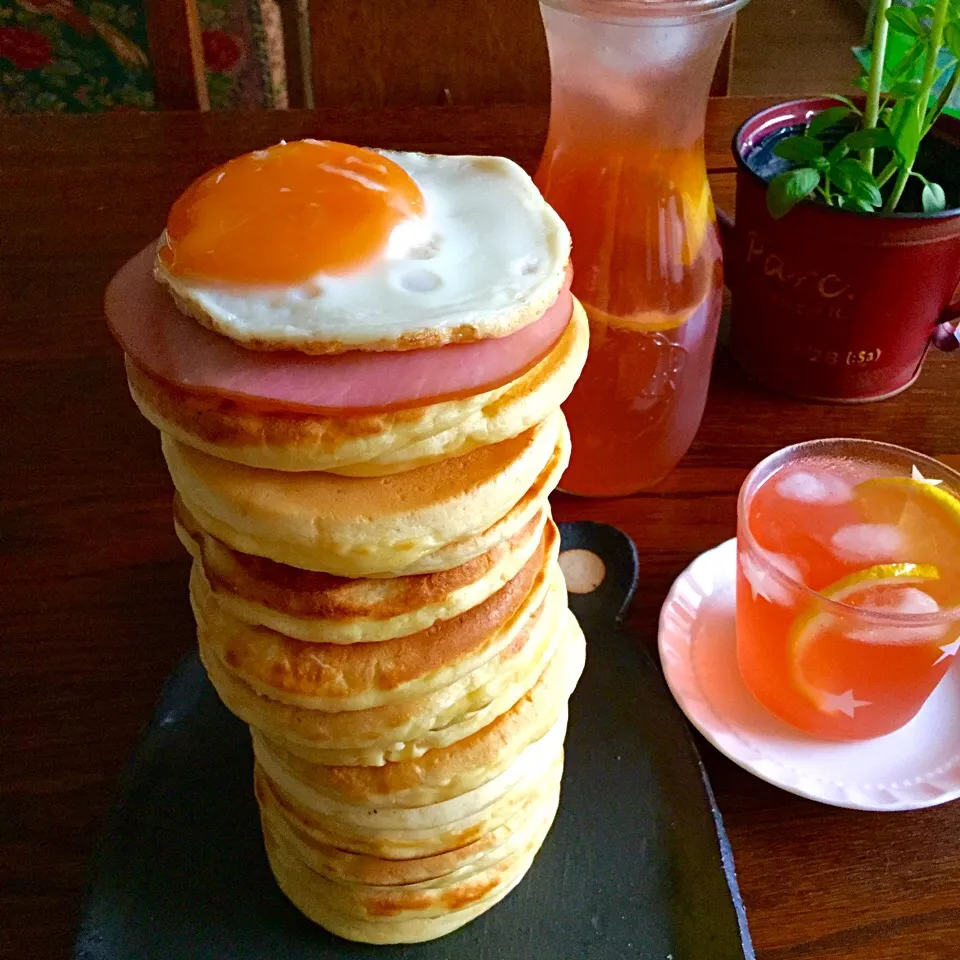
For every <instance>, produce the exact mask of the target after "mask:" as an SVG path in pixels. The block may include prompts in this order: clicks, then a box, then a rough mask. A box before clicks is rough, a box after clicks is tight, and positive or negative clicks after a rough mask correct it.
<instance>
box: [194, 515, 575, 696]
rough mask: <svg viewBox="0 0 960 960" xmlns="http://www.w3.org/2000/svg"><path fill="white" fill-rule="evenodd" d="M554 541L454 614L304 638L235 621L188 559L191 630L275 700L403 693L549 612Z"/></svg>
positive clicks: (451, 675) (471, 664)
mask: <svg viewBox="0 0 960 960" xmlns="http://www.w3.org/2000/svg"><path fill="white" fill-rule="evenodd" d="M548 533H549V531H548ZM558 540H559V538H558V537H556V536H554V537H553V538H552V542H550V543H545V544H544V550H541V551H540V552H539V553H537V554H535V555H534V556H533V557H531V559H530V560H529V561H528V562H527V565H526V566H525V567H524V568H523V570H521V571H520V573H518V574H517V575H516V576H515V577H514V578H513V579H512V580H511V581H510V582H509V583H507V584H506V585H505V586H504V587H502V588H501V589H500V590H499V591H498V592H497V593H495V594H494V595H493V596H492V597H490V598H489V599H487V600H485V601H484V602H483V603H482V604H480V605H478V606H476V607H474V608H473V609H471V610H467V611H466V612H465V613H462V614H461V615H460V616H459V617H455V618H454V619H452V620H442V621H440V622H438V623H435V624H434V625H433V626H432V627H429V628H428V629H427V630H424V631H421V632H420V633H416V634H413V635H412V636H409V637H398V638H397V639H395V640H384V641H382V642H380V643H355V644H349V645H344V644H321V643H305V642H304V641H302V640H294V639H293V638H291V637H285V636H284V635H283V634H279V633H277V632H276V631H273V630H269V629H267V628H266V627H251V626H250V625H249V624H245V623H243V622H242V621H239V620H236V619H235V618H233V617H231V616H230V615H229V614H227V613H226V612H225V611H224V610H223V609H222V608H221V607H220V605H219V604H218V603H217V601H216V599H215V597H214V595H213V593H212V592H211V591H210V589H209V586H208V585H207V584H206V581H205V579H204V576H203V573H202V572H201V570H200V568H199V566H198V565H197V564H196V563H195V564H194V567H193V572H192V575H191V585H190V594H191V601H192V603H193V606H194V612H195V615H196V618H197V634H198V636H199V638H200V644H201V648H204V649H206V650H210V651H212V652H213V653H215V655H216V656H217V657H218V658H219V659H220V660H221V661H222V663H223V664H224V665H225V666H226V667H227V669H228V670H229V671H230V672H231V673H232V674H234V675H236V676H238V677H240V678H241V679H242V680H244V682H246V683H247V684H249V685H250V686H251V687H252V688H253V689H254V690H256V691H257V692H258V693H261V694H264V695H265V696H268V697H271V698H272V699H274V700H279V701H281V702H283V703H288V704H294V705H296V706H299V707H305V708H307V709H310V710H327V711H333V712H336V711H343V710H348V711H349V710H367V709H369V708H370V707H377V706H382V705H384V704H390V703H398V702H401V701H404V700H410V699H411V698H413V697H418V696H422V695H424V694H427V693H430V692H431V691H433V690H441V689H442V688H444V687H447V686H449V685H450V684H451V683H455V682H456V681H457V680H459V679H460V678H461V677H464V676H466V675H467V674H469V673H472V672H473V671H474V670H476V669H477V668H479V667H480V666H481V665H482V664H484V663H486V662H488V661H490V660H492V659H493V658H494V657H496V656H497V655H498V654H499V653H500V652H501V651H502V650H504V649H505V648H506V647H507V646H509V645H510V644H511V643H512V642H513V641H514V639H515V638H516V637H517V635H518V634H519V633H520V632H521V631H523V630H524V629H525V628H526V627H527V625H528V622H530V618H531V617H535V616H536V617H539V616H540V615H541V614H542V613H545V614H546V615H547V617H548V620H549V619H554V620H555V619H556V611H557V610H558V608H560V607H561V606H563V605H564V603H565V600H566V590H565V587H564V585H563V578H562V576H560V575H559V572H558V568H557V566H556V564H555V563H554V562H553V558H554V557H555V555H556V551H557V549H558V546H559V544H558ZM548 596H549V601H548ZM542 608H543V609H542Z"/></svg>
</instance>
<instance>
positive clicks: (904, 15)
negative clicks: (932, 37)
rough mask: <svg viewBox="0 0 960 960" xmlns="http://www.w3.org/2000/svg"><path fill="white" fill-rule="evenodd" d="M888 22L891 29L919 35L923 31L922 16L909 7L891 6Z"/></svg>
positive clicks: (888, 12)
mask: <svg viewBox="0 0 960 960" xmlns="http://www.w3.org/2000/svg"><path fill="white" fill-rule="evenodd" d="M887 23H889V24H890V29H891V30H896V31H897V32H899V33H908V34H912V35H913V36H915V37H919V36H920V34H922V33H923V32H924V31H923V24H922V23H921V22H920V18H919V17H918V16H917V15H916V14H915V13H914V12H913V11H912V10H910V9H909V8H908V7H891V8H890V9H889V10H888V11H887Z"/></svg>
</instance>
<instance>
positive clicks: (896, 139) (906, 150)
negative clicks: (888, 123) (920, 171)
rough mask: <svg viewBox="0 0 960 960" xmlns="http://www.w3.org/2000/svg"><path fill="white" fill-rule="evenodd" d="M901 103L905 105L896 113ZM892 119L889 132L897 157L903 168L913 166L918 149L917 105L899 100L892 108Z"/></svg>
mask: <svg viewBox="0 0 960 960" xmlns="http://www.w3.org/2000/svg"><path fill="white" fill-rule="evenodd" d="M901 103H902V104H904V105H905V106H904V109H903V110H900V111H898V109H897V108H898V107H900V105H901ZM898 112H899V116H898ZM892 119H893V123H894V126H893V127H892V128H891V131H890V132H891V133H892V134H893V144H894V149H895V150H896V151H897V156H898V157H899V158H900V161H901V163H903V165H904V166H907V167H909V166H913V161H914V160H916V159H917V150H919V149H920V129H921V119H920V111H919V110H918V109H917V104H915V103H910V102H908V101H906V100H901V101H900V103H898V104H897V106H896V107H894V110H893V118H892Z"/></svg>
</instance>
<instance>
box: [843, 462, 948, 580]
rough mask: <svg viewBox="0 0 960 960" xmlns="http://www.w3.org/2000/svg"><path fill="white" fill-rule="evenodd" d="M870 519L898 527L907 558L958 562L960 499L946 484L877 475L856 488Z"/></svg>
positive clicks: (860, 501)
mask: <svg viewBox="0 0 960 960" xmlns="http://www.w3.org/2000/svg"><path fill="white" fill-rule="evenodd" d="M853 495H854V497H855V498H856V500H857V505H858V506H859V508H860V512H861V514H862V515H863V518H864V520H865V521H866V522H867V523H883V524H890V525H892V526H895V527H897V528H898V529H899V530H900V532H901V533H902V534H903V538H904V543H905V544H906V551H905V554H904V556H905V557H906V559H908V560H911V561H913V562H914V563H946V562H948V561H950V560H952V561H953V563H957V561H958V558H960V500H958V499H957V498H956V497H955V496H954V495H953V494H951V493H949V492H948V491H947V490H944V489H943V488H942V487H938V486H934V485H933V484H930V483H927V482H925V481H924V480H921V479H917V478H915V477H874V478H873V479H872V480H864V481H863V482H862V483H858V484H857V485H856V486H855V487H854V488H853Z"/></svg>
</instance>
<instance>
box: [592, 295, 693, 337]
mask: <svg viewBox="0 0 960 960" xmlns="http://www.w3.org/2000/svg"><path fill="white" fill-rule="evenodd" d="M702 303H703V300H701V301H700V302H699V303H697V304H695V305H694V306H692V307H689V308H688V309H686V310H678V311H677V312H676V313H663V312H661V311H659V310H645V311H644V312H643V313H633V314H630V315H629V316H626V317H617V316H614V315H613V314H612V313H607V312H606V311H605V310H601V309H599V307H592V306H587V315H588V316H589V318H590V319H591V320H592V321H594V322H596V323H602V324H604V325H606V326H608V327H612V328H613V329H615V330H630V331H633V332H635V333H663V332H665V331H667V330H676V329H677V328H678V327H682V326H683V325H684V324H685V323H686V322H687V321H688V320H689V319H690V318H691V317H692V316H693V315H694V314H695V313H696V312H697V310H699V309H700V306H701V304H702Z"/></svg>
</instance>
